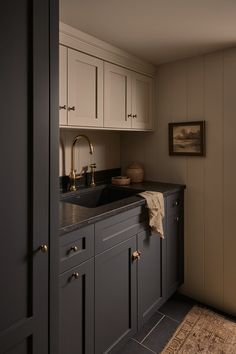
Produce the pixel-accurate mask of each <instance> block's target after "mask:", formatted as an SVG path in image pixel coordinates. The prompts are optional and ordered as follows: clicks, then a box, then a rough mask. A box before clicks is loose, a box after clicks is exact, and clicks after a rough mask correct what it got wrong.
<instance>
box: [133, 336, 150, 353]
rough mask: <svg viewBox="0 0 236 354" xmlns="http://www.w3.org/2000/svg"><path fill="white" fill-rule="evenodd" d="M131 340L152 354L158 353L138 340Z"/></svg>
mask: <svg viewBox="0 0 236 354" xmlns="http://www.w3.org/2000/svg"><path fill="white" fill-rule="evenodd" d="M131 339H132V340H133V341H134V342H136V343H138V344H139V345H141V347H143V348H145V349H147V350H148V351H150V352H151V353H153V354H156V352H154V351H153V350H152V349H150V348H148V347H146V346H145V345H144V344H142V343H140V342H138V341H137V340H136V339H134V338H131Z"/></svg>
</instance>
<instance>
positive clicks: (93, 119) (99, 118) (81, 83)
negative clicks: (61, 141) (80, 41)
mask: <svg viewBox="0 0 236 354" xmlns="http://www.w3.org/2000/svg"><path fill="white" fill-rule="evenodd" d="M68 125H70V126H85V127H92V126H96V127H102V126H103V61H102V60H100V59H97V58H94V57H92V56H89V55H87V54H83V53H81V52H78V51H76V50H72V49H68Z"/></svg>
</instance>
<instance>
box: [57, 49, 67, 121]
mask: <svg viewBox="0 0 236 354" xmlns="http://www.w3.org/2000/svg"><path fill="white" fill-rule="evenodd" d="M59 122H60V125H67V48H66V47H63V46H62V45H60V46H59Z"/></svg>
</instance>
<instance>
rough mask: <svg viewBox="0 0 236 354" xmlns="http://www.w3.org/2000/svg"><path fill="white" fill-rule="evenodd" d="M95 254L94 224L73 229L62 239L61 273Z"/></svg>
mask: <svg viewBox="0 0 236 354" xmlns="http://www.w3.org/2000/svg"><path fill="white" fill-rule="evenodd" d="M93 255H94V225H90V226H87V227H84V228H82V229H79V230H76V231H73V232H71V233H69V234H66V235H64V236H62V237H61V240H60V273H62V272H65V271H66V270H68V269H70V268H72V267H75V266H77V265H78V264H80V263H81V262H84V261H86V260H87V259H89V258H90V257H92V256H93Z"/></svg>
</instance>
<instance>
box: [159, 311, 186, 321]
mask: <svg viewBox="0 0 236 354" xmlns="http://www.w3.org/2000/svg"><path fill="white" fill-rule="evenodd" d="M158 312H159V311H158ZM159 313H160V314H161V315H164V316H166V317H167V318H169V319H170V320H172V321H174V322H177V323H178V324H180V323H181V322H182V321H183V320H182V321H178V320H176V319H175V318H173V317H171V316H168V315H165V314H164V313H162V312H159ZM184 317H185V316H184Z"/></svg>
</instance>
